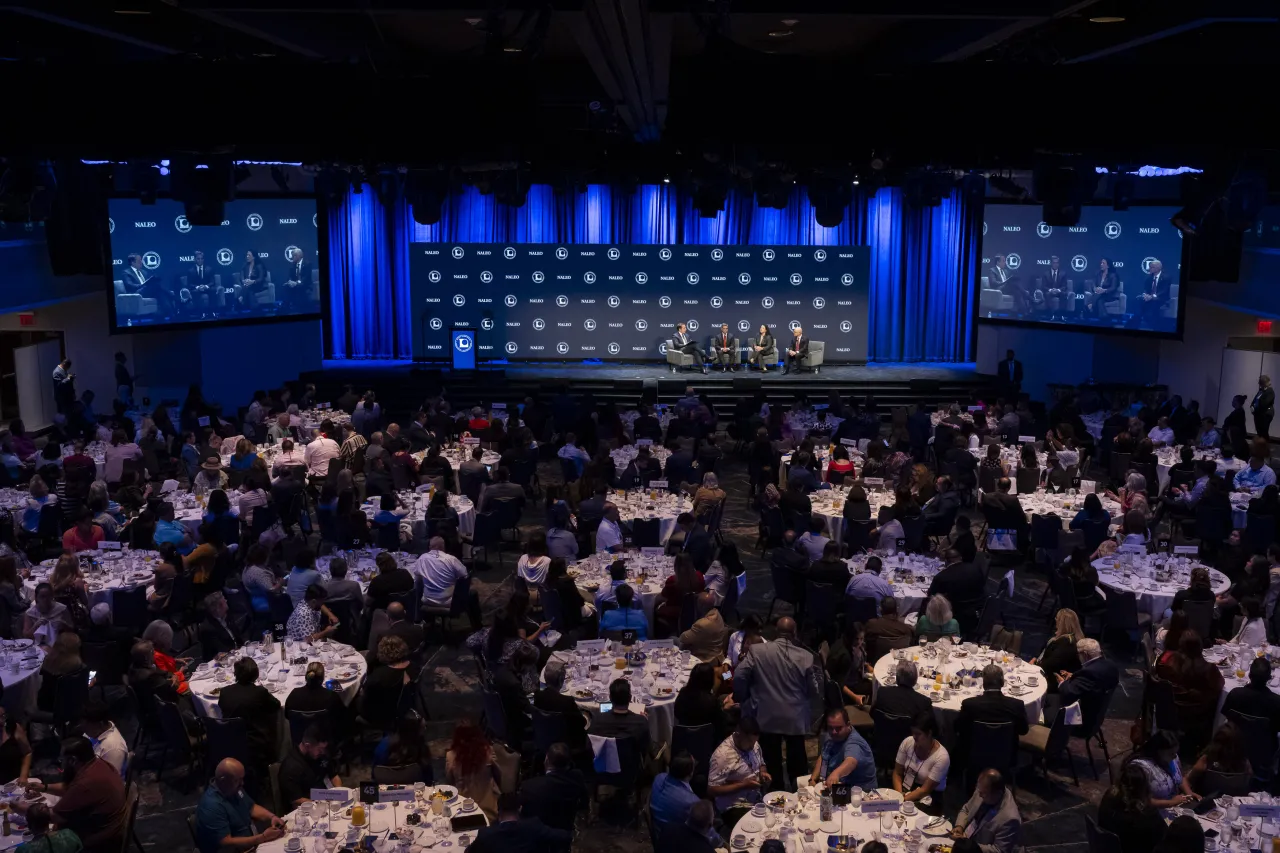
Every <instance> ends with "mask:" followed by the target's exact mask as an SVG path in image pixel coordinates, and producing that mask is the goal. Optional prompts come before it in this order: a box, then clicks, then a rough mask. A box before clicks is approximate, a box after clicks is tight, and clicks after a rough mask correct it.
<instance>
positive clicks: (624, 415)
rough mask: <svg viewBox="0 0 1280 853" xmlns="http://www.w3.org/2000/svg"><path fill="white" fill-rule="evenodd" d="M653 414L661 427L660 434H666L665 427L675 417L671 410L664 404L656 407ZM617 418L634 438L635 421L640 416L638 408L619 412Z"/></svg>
mask: <svg viewBox="0 0 1280 853" xmlns="http://www.w3.org/2000/svg"><path fill="white" fill-rule="evenodd" d="M653 414H654V416H655V417H656V418H657V419H658V424H659V425H660V426H661V427H662V434H663V435H666V434H667V427H668V426H670V424H671V421H672V420H674V419H675V415H673V414H672V413H671V410H669V409H668V408H667V407H666V406H663V407H661V408H659V409H656V410H655V411H654V412H653ZM618 418H619V420H621V421H622V425H623V427H624V428H625V429H626V430H627V432H628V433H629V434H630V435H631V436H632V438H633V439H634V438H635V426H636V421H637V420H638V419H639V418H640V410H639V409H627V410H626V411H625V412H620V413H619V414H618Z"/></svg>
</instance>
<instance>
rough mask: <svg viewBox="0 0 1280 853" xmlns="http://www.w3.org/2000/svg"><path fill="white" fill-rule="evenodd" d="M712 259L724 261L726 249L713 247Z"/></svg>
mask: <svg viewBox="0 0 1280 853" xmlns="http://www.w3.org/2000/svg"><path fill="white" fill-rule="evenodd" d="M711 260H713V261H723V260H724V250H722V249H712V250H711Z"/></svg>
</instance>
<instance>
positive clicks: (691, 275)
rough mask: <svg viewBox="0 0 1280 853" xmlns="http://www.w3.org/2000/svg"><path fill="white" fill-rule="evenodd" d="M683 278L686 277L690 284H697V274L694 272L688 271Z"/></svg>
mask: <svg viewBox="0 0 1280 853" xmlns="http://www.w3.org/2000/svg"><path fill="white" fill-rule="evenodd" d="M685 279H686V280H687V281H688V282H689V283H690V284H697V283H698V274H697V273H696V272H691V273H689V274H688V275H687V276H685Z"/></svg>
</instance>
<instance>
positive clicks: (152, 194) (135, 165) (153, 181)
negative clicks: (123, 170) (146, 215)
mask: <svg viewBox="0 0 1280 853" xmlns="http://www.w3.org/2000/svg"><path fill="white" fill-rule="evenodd" d="M129 187H130V188H131V189H132V190H133V191H134V192H136V193H137V194H138V200H139V201H141V202H142V203H143V204H155V203H156V192H157V190H159V188H160V176H159V175H158V174H157V173H156V170H155V166H154V164H153V163H151V161H149V160H130V161H129Z"/></svg>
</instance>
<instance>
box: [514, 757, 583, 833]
mask: <svg viewBox="0 0 1280 853" xmlns="http://www.w3.org/2000/svg"><path fill="white" fill-rule="evenodd" d="M543 768H544V769H545V770H546V773H544V774H543V775H541V776H534V777H533V778H532V779H526V780H525V781H524V783H523V784H522V785H521V786H520V815H521V816H522V817H524V818H525V819H526V820H527V819H529V818H537V819H538V820H540V821H542V822H543V823H545V824H546V825H547V826H549V827H551V828H552V829H562V830H564V831H565V832H572V831H573V818H574V815H576V814H577V813H578V811H579V810H581V809H583V808H585V807H586V805H587V784H586V782H585V781H584V780H583V778H582V771H580V770H576V769H574V766H573V758H572V756H571V755H570V754H569V747H567V746H565V745H564V744H562V743H553V744H551V746H549V747H547V757H546V761H545V762H544V764H543Z"/></svg>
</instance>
